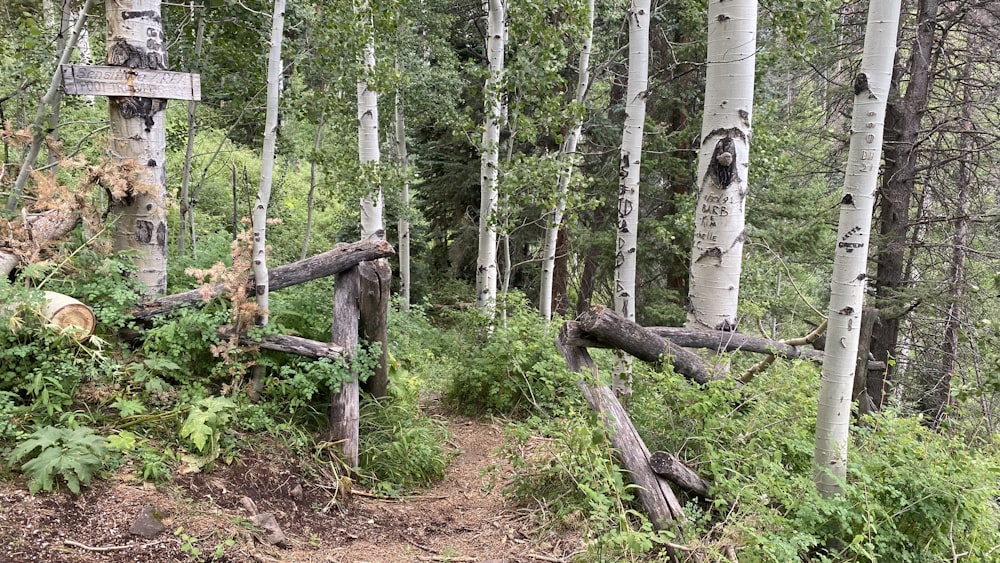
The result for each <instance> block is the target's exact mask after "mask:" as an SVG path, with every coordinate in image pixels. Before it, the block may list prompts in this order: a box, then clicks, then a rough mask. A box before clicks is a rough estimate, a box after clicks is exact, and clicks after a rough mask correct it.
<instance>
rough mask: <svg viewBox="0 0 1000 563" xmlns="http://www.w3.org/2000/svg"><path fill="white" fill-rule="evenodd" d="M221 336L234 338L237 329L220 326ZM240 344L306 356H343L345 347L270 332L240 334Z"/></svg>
mask: <svg viewBox="0 0 1000 563" xmlns="http://www.w3.org/2000/svg"><path fill="white" fill-rule="evenodd" d="M218 331H219V336H220V337H222V338H223V339H229V338H232V336H233V334H235V332H236V331H235V330H234V329H233V327H231V326H223V327H219V329H218ZM239 343H240V346H248V347H257V348H260V349H262V350H272V351H274V352H284V353H286V354H295V355H296V356H303V357H306V358H313V359H321V358H329V359H333V358H342V357H343V356H344V348H343V347H341V346H337V345H336V344H327V343H326V342H317V341H315V340H310V339H308V338H302V337H301V336H289V335H285V334H270V335H267V336H262V337H261V338H260V339H256V338H250V337H249V336H247V335H246V334H240V335H239Z"/></svg>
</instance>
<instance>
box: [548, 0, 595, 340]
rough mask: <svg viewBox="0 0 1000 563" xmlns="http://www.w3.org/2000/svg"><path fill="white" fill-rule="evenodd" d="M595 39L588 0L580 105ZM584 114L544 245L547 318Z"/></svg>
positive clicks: (563, 157) (565, 156)
mask: <svg viewBox="0 0 1000 563" xmlns="http://www.w3.org/2000/svg"><path fill="white" fill-rule="evenodd" d="M593 42H594V0H587V32H586V35H585V36H584V39H583V47H582V48H581V49H580V63H579V75H578V77H577V83H576V97H575V101H576V104H577V105H578V106H581V107H582V106H583V102H584V100H585V99H586V96H587V87H588V86H589V85H590V49H591V45H592V44H593ZM583 115H584V114H583V112H582V111H581V112H580V114H579V117H578V118H577V119H576V121H575V123H574V124H573V127H572V129H570V131H569V134H568V135H567V136H566V139H565V140H563V143H562V146H561V147H559V160H560V162H562V164H563V167H562V169H561V170H560V171H559V178H558V189H559V195H558V197H557V199H556V207H555V209H554V210H553V211H552V221H551V222H550V223H549V225H548V226H547V227H546V229H545V244H544V246H543V248H542V288H541V292H540V294H539V298H538V308H539V309H540V311H541V313H542V318H544V319H545V320H546V321H550V320H552V300H553V297H554V296H553V293H554V292H553V281H554V276H555V268H556V251H557V249H558V247H559V245H558V241H559V233H560V227H561V226H562V220H563V214H564V213H565V212H566V196H567V194H568V193H569V184H570V180H572V178H573V170H574V169H575V168H576V162H575V160H576V145H577V143H578V142H579V140H580V132H581V131H582V130H583Z"/></svg>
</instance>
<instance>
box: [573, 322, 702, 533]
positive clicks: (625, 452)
mask: <svg viewBox="0 0 1000 563" xmlns="http://www.w3.org/2000/svg"><path fill="white" fill-rule="evenodd" d="M567 336H568V335H567V334H566V325H563V328H562V329H561V330H560V332H559V338H558V339H557V340H556V347H557V348H558V349H559V352H560V354H562V356H563V358H564V359H565V360H566V365H567V367H569V369H570V370H571V371H574V372H576V373H580V374H582V375H583V377H581V378H580V379H579V380H578V381H577V386H579V387H580V390H581V391H583V396H584V398H585V399H586V400H587V404H588V405H590V408H591V409H593V410H594V411H595V412H597V413H598V415H599V416H600V417H601V418H602V419H603V420H604V422H605V424H607V425H608V427H609V430H610V434H611V445H612V446H613V447H614V448H615V451H616V452H617V454H618V458H619V460H620V461H621V463H622V465H623V466H624V467H625V469H626V470H628V472H629V474H630V477H631V479H632V482H633V483H634V484H635V485H637V489H636V491H637V493H638V495H639V500H640V501H641V502H642V505H643V507H645V509H646V513H647V514H648V515H649V519H650V521H651V522H652V523H653V526H654V527H656V529H658V530H662V529H667V528H674V529H676V528H678V527H679V526H678V524H679V523H680V522H681V521H682V520H683V518H684V513H683V510H682V509H681V504H680V502H678V501H677V497H676V496H675V495H674V492H673V490H672V489H671V488H670V483H669V482H667V480H666V479H664V478H662V477H660V476H658V475H656V474H655V473H653V471H652V470H651V469H650V465H649V460H650V454H649V449H647V448H646V444H645V443H644V442H643V441H642V437H640V436H639V432H638V431H637V430H636V428H635V426H633V425H632V421H631V420H630V419H629V417H628V413H626V412H625V409H624V408H622V406H621V403H619V402H618V399H617V398H616V397H615V395H614V393H612V392H611V389H609V388H608V387H607V386H606V385H600V384H597V383H596V382H598V381H600V379H599V377H598V373H597V366H595V365H594V362H593V360H592V359H591V358H590V354H589V353H587V349H586V348H582V347H579V346H573V345H571V344H568V343H567Z"/></svg>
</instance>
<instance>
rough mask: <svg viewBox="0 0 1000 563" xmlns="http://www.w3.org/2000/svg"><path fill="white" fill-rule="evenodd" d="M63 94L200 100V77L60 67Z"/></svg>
mask: <svg viewBox="0 0 1000 563" xmlns="http://www.w3.org/2000/svg"><path fill="white" fill-rule="evenodd" d="M61 69H62V76H63V90H65V92H66V93H67V94H81V95H86V96H115V97H136V98H158V99H163V100H188V101H195V102H197V101H200V100H201V75H198V74H187V73H184V72H171V71H169V70H146V69H138V68H129V67H124V66H89V65H62V67H61Z"/></svg>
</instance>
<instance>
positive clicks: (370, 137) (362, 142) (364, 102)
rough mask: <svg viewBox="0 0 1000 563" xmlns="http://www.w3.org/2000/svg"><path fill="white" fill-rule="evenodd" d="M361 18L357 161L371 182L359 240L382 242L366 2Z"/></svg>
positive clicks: (363, 201) (359, 9)
mask: <svg viewBox="0 0 1000 563" xmlns="http://www.w3.org/2000/svg"><path fill="white" fill-rule="evenodd" d="M355 9H356V13H357V16H358V17H360V18H361V19H362V22H363V23H362V27H363V28H364V30H365V34H366V39H367V40H366V42H365V47H364V53H363V55H362V61H361V62H362V71H363V78H362V79H361V80H358V158H359V159H360V161H361V167H362V168H363V169H364V174H366V175H370V176H369V177H371V178H373V179H374V180H375V182H374V184H373V185H371V186H370V189H371V191H370V193H368V194H366V195H364V196H363V197H362V198H361V239H362V240H367V239H384V238H385V226H384V223H383V218H382V213H383V209H384V205H383V201H382V186H381V184H380V183H379V182H378V171H377V167H378V164H379V161H380V160H381V153H380V151H379V137H378V92H376V91H375V90H374V89H372V88H370V87H369V83H368V80H369V79H370V78H371V76H372V74H373V73H374V72H375V29H374V25H373V23H372V20H371V17H372V16H371V12H370V7H369V6H368V3H367V2H365V3H363V4H362V5H361V6H359V7H356V8H355Z"/></svg>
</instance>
